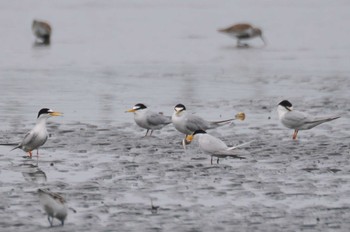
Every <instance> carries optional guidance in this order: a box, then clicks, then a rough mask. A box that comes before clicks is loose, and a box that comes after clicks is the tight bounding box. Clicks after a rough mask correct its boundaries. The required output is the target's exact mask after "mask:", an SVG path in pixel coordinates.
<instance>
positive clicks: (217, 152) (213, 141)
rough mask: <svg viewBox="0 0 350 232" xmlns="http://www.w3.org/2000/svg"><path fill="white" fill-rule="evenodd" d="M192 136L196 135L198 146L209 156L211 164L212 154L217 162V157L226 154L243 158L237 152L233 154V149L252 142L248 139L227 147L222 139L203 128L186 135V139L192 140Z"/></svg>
mask: <svg viewBox="0 0 350 232" xmlns="http://www.w3.org/2000/svg"><path fill="white" fill-rule="evenodd" d="M194 137H198V143H199V148H200V149H201V151H202V152H204V153H206V154H209V155H210V156H211V160H210V163H211V164H213V156H215V157H217V161H216V162H217V163H219V158H225V157H228V156H230V157H234V158H239V159H245V158H244V157H240V156H238V155H237V154H233V150H234V149H236V148H238V147H242V146H245V145H247V144H249V143H251V142H252V141H250V142H247V143H243V144H240V145H238V146H234V147H228V146H227V145H226V144H225V143H224V142H223V141H222V140H220V139H218V138H216V137H214V136H212V135H209V134H207V133H206V132H205V131H204V130H196V131H195V132H193V133H192V134H191V135H188V136H187V140H188V141H192V140H193V138H194Z"/></svg>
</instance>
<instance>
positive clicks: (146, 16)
mask: <svg viewBox="0 0 350 232" xmlns="http://www.w3.org/2000/svg"><path fill="white" fill-rule="evenodd" d="M0 9H1V10H0V35H1V36H0V37H1V41H0V42H1V43H0V51H1V53H0V81H1V82H0V83H1V85H0V96H1V98H0V99H1V100H0V133H1V135H2V139H1V141H0V143H13V142H17V141H20V139H21V138H22V137H23V135H24V134H25V133H26V132H27V131H28V130H29V129H30V128H31V127H32V126H33V124H34V122H35V117H36V115H37V112H38V110H39V109H40V108H42V107H50V108H53V109H55V110H58V111H62V112H64V113H65V115H64V117H60V118H51V119H49V132H50V133H51V137H50V138H49V140H48V142H47V143H46V144H45V145H44V147H43V148H42V149H41V151H40V156H39V159H38V160H37V159H36V158H33V160H28V159H24V158H23V157H22V156H23V155H24V153H23V152H22V151H20V150H15V151H12V152H9V150H10V147H7V146H0V166H1V170H0V176H1V179H0V186H1V190H0V196H1V198H0V205H1V207H2V211H0V218H1V219H0V225H1V227H2V230H3V231H43V230H46V229H47V227H48V225H49V224H48V222H47V220H46V217H45V215H44V212H43V210H42V209H41V207H40V205H39V201H38V197H37V196H36V194H35V192H36V190H37V188H39V187H49V188H50V189H51V190H53V191H56V192H60V193H62V195H64V196H65V197H66V199H67V201H68V205H69V206H71V207H73V208H75V209H76V210H77V213H73V212H70V214H69V216H68V219H67V222H66V225H65V227H64V228H63V229H62V230H64V231H103V230H104V231H111V230H121V231H213V230H223V231H232V230H236V231H300V230H304V231H327V230H338V231H348V230H349V229H350V223H349V222H348V218H349V216H350V204H349V191H350V183H349V138H350V133H349V129H350V126H349V124H348V121H349V120H348V118H349V111H350V106H349V103H348V99H349V97H350V94H349V91H348V90H349V88H350V80H349V73H350V66H349V65H348V63H349V60H350V59H349V58H350V55H349V54H350V52H349V51H350V44H349V42H348V41H350V29H349V28H348V27H347V26H346V22H347V21H349V20H350V15H349V10H350V3H349V2H348V1H342V0H336V1H308V2H304V1H301V0H300V1H292V2H289V1H277V0H271V1H252V0H249V1H219V2H218V1H211V0H205V1H190V2H189V1H49V2H48V1H24V2H23V1H10V2H9V1H1V2H0ZM34 18H37V19H45V20H47V21H49V22H50V23H51V24H52V26H53V37H52V44H51V45H50V46H48V47H44V46H35V45H34V38H33V35H32V34H31V31H30V26H31V21H32V20H33V19H34ZM235 22H251V23H252V24H254V25H257V26H260V27H261V28H263V30H264V33H265V36H266V38H267V40H268V45H267V46H266V47H263V46H262V44H261V41H259V40H258V39H256V40H252V41H250V43H251V45H252V46H251V48H249V49H239V48H236V47H235V44H236V42H235V41H234V40H232V39H231V38H229V37H226V36H224V35H221V34H219V33H217V32H216V30H217V29H218V28H222V27H225V26H228V25H230V24H232V23H235ZM283 99H289V100H290V101H291V102H292V103H294V107H295V108H298V109H301V110H305V111H308V112H310V113H315V114H326V115H330V114H341V115H342V118H341V119H338V120H336V121H333V122H330V123H327V124H324V125H321V126H319V127H316V128H314V129H313V130H310V131H302V132H300V137H299V138H300V139H299V140H298V141H296V142H294V141H291V133H292V131H290V130H287V129H285V128H283V127H282V126H281V125H280V124H279V122H278V120H277V115H276V112H275V108H276V104H277V103H278V102H279V101H280V100H283ZM138 102H143V103H145V104H147V105H148V106H149V107H150V108H152V109H153V110H155V111H162V112H164V114H166V115H170V114H171V113H172V111H173V107H174V105H175V104H177V103H180V102H181V103H183V104H185V105H186V106H187V108H188V110H189V111H191V112H193V113H196V114H198V115H201V116H203V117H204V118H207V119H221V118H228V117H231V116H232V115H234V114H235V113H237V112H239V111H244V112H245V113H246V114H247V120H246V121H245V122H241V123H240V122H237V123H236V124H235V125H233V126H232V125H231V126H226V127H223V128H220V129H217V130H215V131H211V133H212V134H213V135H215V136H218V137H220V138H221V139H223V140H224V141H225V142H226V143H228V144H230V145H234V144H238V143H240V142H244V141H250V140H252V139H254V140H256V142H255V143H252V144H251V145H250V146H248V147H246V148H244V149H242V150H241V151H240V152H241V153H242V154H244V156H245V157H246V159H244V160H236V159H223V160H222V161H221V163H220V165H210V158H209V157H207V156H205V155H203V154H201V153H200V151H199V150H198V149H197V146H196V144H193V146H191V147H190V148H189V149H188V150H187V151H186V152H184V151H183V149H182V147H181V144H180V141H181V139H182V135H180V134H179V133H178V132H177V131H175V129H174V128H173V127H172V126H171V125H169V126H167V127H166V128H164V129H163V130H162V131H160V132H155V133H154V136H153V137H151V138H143V137H142V136H143V135H144V133H145V131H143V130H142V129H140V128H138V127H137V126H136V125H135V124H134V122H133V118H132V115H131V114H126V113H124V112H125V110H126V109H129V108H130V107H131V106H133V105H134V104H135V103H138ZM151 199H152V200H153V204H154V205H157V206H159V207H160V208H159V210H158V211H157V212H156V213H154V212H152V211H151ZM56 222H57V221H56ZM59 230H61V229H60V228H59Z"/></svg>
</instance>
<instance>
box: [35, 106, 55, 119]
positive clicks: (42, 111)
mask: <svg viewBox="0 0 350 232" xmlns="http://www.w3.org/2000/svg"><path fill="white" fill-rule="evenodd" d="M52 112H53V111H52V110H50V109H48V108H42V109H41V110H39V113H38V118H39V117H40V115H42V114H49V113H52Z"/></svg>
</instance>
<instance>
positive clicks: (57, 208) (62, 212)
mask: <svg viewBox="0 0 350 232" xmlns="http://www.w3.org/2000/svg"><path fill="white" fill-rule="evenodd" d="M38 194H39V201H40V204H41V205H42V207H43V209H44V210H45V212H46V213H47V220H48V221H49V223H50V226H53V219H54V218H57V219H58V220H60V221H61V225H62V226H63V225H64V221H65V220H66V217H67V214H68V208H67V206H66V201H65V199H64V198H63V197H62V196H60V195H59V194H57V193H53V192H50V191H49V190H46V189H38Z"/></svg>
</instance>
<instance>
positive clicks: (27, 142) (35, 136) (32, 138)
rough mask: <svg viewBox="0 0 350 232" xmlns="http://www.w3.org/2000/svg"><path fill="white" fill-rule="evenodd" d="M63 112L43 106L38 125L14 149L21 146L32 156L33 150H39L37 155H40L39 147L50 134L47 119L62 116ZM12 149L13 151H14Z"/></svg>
mask: <svg viewBox="0 0 350 232" xmlns="http://www.w3.org/2000/svg"><path fill="white" fill-rule="evenodd" d="M61 115H62V113H60V112H55V111H53V110H51V109H47V108H43V109H41V110H40V111H39V113H38V117H37V121H36V125H35V126H34V128H33V129H32V130H31V131H29V132H28V133H27V134H26V135H25V137H24V139H23V140H22V142H21V143H20V144H18V146H16V147H14V148H13V149H12V150H14V149H17V148H20V149H22V150H23V151H25V152H28V153H29V157H30V158H32V151H33V150H35V149H36V150H37V155H39V147H41V146H42V145H44V144H45V142H46V140H47V138H48V137H49V134H48V133H47V129H46V121H47V119H48V118H50V117H51V116H61ZM12 150H11V151H12Z"/></svg>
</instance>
